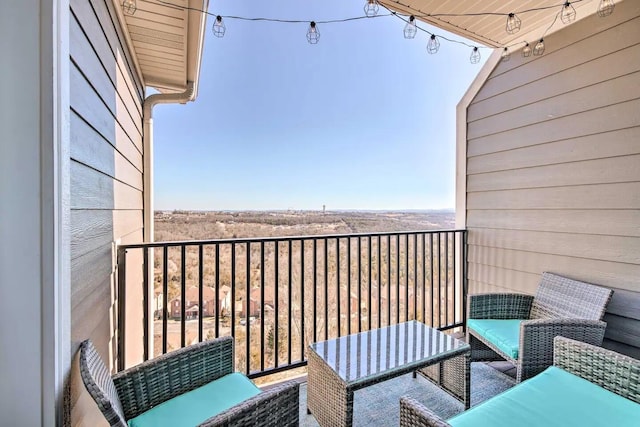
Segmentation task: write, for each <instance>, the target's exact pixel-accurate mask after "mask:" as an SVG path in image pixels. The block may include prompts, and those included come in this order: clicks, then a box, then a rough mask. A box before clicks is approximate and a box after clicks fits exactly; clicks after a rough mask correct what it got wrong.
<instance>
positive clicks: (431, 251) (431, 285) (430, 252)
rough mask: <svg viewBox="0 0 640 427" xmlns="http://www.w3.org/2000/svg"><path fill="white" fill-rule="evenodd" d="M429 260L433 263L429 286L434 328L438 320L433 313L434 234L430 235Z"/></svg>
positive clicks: (430, 270)
mask: <svg viewBox="0 0 640 427" xmlns="http://www.w3.org/2000/svg"><path fill="white" fill-rule="evenodd" d="M429 258H430V261H431V268H430V269H429V272H430V274H431V279H430V280H429V286H430V289H431V290H430V291H429V299H430V300H431V301H430V305H431V308H430V311H429V313H430V315H431V326H432V327H434V326H435V325H436V318H435V314H434V312H433V301H434V295H433V292H434V291H433V269H434V262H435V260H434V256H433V234H429Z"/></svg>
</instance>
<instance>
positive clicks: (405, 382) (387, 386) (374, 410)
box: [300, 362, 515, 427]
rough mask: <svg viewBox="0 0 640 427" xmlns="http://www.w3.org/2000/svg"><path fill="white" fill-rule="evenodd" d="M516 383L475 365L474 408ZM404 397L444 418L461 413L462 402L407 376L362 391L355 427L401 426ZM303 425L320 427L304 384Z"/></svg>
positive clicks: (479, 364)
mask: <svg viewBox="0 0 640 427" xmlns="http://www.w3.org/2000/svg"><path fill="white" fill-rule="evenodd" d="M514 384H515V381H514V380H513V378H511V377H509V376H507V375H505V374H503V373H502V372H500V371H497V370H495V369H493V368H492V367H490V366H488V365H486V364H484V363H482V362H473V363H472V364H471V406H474V405H477V404H478V403H480V402H483V401H485V400H487V399H489V398H491V397H493V396H495V395H497V394H499V393H502V392H503V391H505V390H507V389H509V388H510V387H512V386H513V385H514ZM400 396H411V397H413V398H414V399H416V400H418V401H419V402H421V403H423V404H424V405H425V406H427V407H428V408H429V409H431V410H432V411H434V412H435V413H436V414H438V415H439V416H441V417H442V418H444V419H447V418H450V417H452V416H453V415H455V414H457V413H459V412H461V411H462V410H463V409H464V408H463V406H462V403H460V402H459V401H457V400H456V399H454V398H453V397H451V396H450V395H449V394H447V393H446V392H444V391H442V390H441V389H439V388H438V387H437V386H436V385H434V384H433V383H431V382H429V381H428V380H426V379H424V378H423V377H422V376H420V375H418V377H417V378H415V379H414V378H413V377H412V375H411V374H406V375H403V376H401V377H398V378H394V379H391V380H389V381H385V382H383V383H379V384H376V385H373V386H371V387H366V388H364V389H362V390H358V391H356V393H355V398H354V401H355V403H354V408H353V412H354V415H353V425H354V426H367V427H374V426H381V427H382V426H384V427H387V426H397V425H399V423H400ZM300 425H301V426H303V427H317V426H318V423H317V422H316V420H315V418H313V415H307V384H306V383H304V384H301V385H300Z"/></svg>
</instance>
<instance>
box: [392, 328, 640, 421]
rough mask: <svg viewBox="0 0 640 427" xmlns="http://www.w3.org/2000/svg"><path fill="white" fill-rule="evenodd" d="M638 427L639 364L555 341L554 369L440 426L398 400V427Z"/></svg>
mask: <svg viewBox="0 0 640 427" xmlns="http://www.w3.org/2000/svg"><path fill="white" fill-rule="evenodd" d="M639 425H640V360H637V359H633V358H631V357H627V356H623V355H621V354H619V353H615V352H613V351H610V350H606V349H603V348H601V347H597V346H593V345H590V344H586V343H583V342H580V341H575V340H571V339H568V338H565V337H556V338H555V339H554V366H551V367H549V368H547V369H546V370H545V371H543V372H542V373H540V374H538V375H537V376H535V377H533V378H531V379H529V380H526V381H523V382H521V383H519V384H517V385H516V386H514V387H513V388H511V389H509V390H507V391H505V392H503V393H501V394H499V395H497V396H494V397H493V398H491V399H489V400H487V401H485V402H483V403H481V404H479V405H477V406H474V407H472V408H471V409H469V410H468V411H465V412H462V413H460V414H458V415H456V416H454V417H453V418H451V419H449V420H448V421H445V420H444V419H442V418H440V417H439V416H438V415H436V414H435V413H434V412H432V411H431V410H429V409H428V408H426V407H425V406H424V405H422V404H421V403H419V402H417V401H416V400H415V399H413V398H409V397H403V398H401V399H400V427H427V426H429V427H469V426H475V427H481V426H492V427H513V426H518V427H525V426H528V427H538V426H539V427H556V426H558V427H559V426H563V427H572V426H594V427H595V426H616V427H627V426H629V427H631V426H634V427H638V426H639Z"/></svg>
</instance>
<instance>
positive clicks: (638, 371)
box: [400, 336, 640, 427]
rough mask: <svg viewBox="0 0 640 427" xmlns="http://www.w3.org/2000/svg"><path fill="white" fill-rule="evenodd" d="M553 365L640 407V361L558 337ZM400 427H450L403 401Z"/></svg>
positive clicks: (412, 401) (406, 399)
mask: <svg viewBox="0 0 640 427" xmlns="http://www.w3.org/2000/svg"><path fill="white" fill-rule="evenodd" d="M554 365H555V366H558V367H559V368H562V369H564V370H565V371H567V372H570V373H572V374H574V375H577V376H579V377H581V378H584V379H586V380H587V381H590V382H592V383H594V384H597V385H599V386H600V387H603V388H605V389H607V390H609V391H611V392H613V393H616V394H618V395H620V396H622V397H625V398H627V399H629V400H632V401H634V402H636V403H640V360H637V359H633V358H631V357H628V356H624V355H621V354H619V353H616V352H614V351H611V350H606V349H604V348H602V347H598V346H594V345H591V344H587V343H584V342H581V341H576V340H572V339H569V338H565V337H561V336H558V337H555V338H554ZM516 387H517V386H516ZM400 427H451V425H450V424H449V423H448V422H447V421H445V420H444V419H442V418H440V417H439V416H438V415H437V414H435V413H434V412H433V411H431V410H429V409H428V408H427V407H425V406H424V405H423V404H421V403H420V402H418V401H416V400H415V399H413V398H410V397H402V398H401V399H400Z"/></svg>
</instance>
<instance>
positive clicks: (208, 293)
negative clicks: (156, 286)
mask: <svg viewBox="0 0 640 427" xmlns="http://www.w3.org/2000/svg"><path fill="white" fill-rule="evenodd" d="M215 300H216V293H215V289H214V288H212V287H210V286H204V287H203V288H202V315H203V316H206V317H210V316H215V315H216V305H217V308H218V311H219V312H220V313H221V314H222V315H224V314H225V313H227V312H228V311H229V309H230V308H231V289H230V288H229V287H228V286H222V287H221V288H220V291H219V299H218V304H216V303H215ZM185 307H186V316H185V317H186V318H187V319H194V318H197V317H198V314H199V312H200V309H199V307H200V291H199V289H198V287H197V286H190V287H189V288H187V290H186V300H185ZM169 316H170V317H172V318H174V319H176V318H179V317H181V316H182V298H181V297H177V298H174V299H172V300H171V301H170V303H169Z"/></svg>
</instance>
